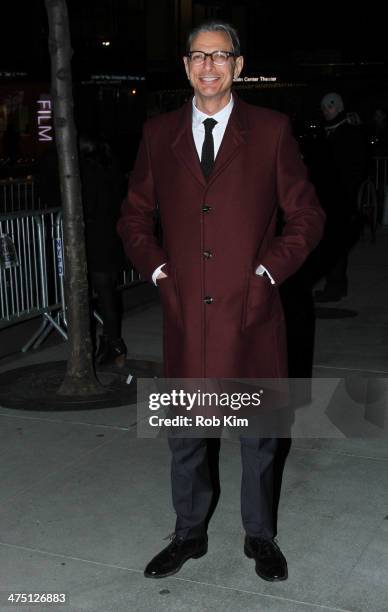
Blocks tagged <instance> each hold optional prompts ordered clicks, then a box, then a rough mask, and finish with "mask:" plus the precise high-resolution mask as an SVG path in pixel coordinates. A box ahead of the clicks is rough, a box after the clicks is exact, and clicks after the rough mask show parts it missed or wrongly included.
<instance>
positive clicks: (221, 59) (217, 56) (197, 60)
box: [187, 51, 236, 66]
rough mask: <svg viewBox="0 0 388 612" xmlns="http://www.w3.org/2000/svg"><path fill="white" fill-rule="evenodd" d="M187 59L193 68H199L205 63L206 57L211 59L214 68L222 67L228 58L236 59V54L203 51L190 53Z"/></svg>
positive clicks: (231, 52)
mask: <svg viewBox="0 0 388 612" xmlns="http://www.w3.org/2000/svg"><path fill="white" fill-rule="evenodd" d="M187 57H188V58H189V59H190V61H191V63H192V64H194V66H199V65H200V64H203V63H204V62H206V58H207V57H211V60H212V62H213V64H215V65H216V66H223V65H224V64H226V62H227V61H228V59H229V58H230V57H236V54H235V53H233V51H213V52H212V53H205V51H190V52H189V53H188V54H187Z"/></svg>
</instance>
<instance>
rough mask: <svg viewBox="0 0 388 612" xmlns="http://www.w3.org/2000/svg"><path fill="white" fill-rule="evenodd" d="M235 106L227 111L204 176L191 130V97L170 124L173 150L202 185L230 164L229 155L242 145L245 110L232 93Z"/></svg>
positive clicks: (210, 181)
mask: <svg viewBox="0 0 388 612" xmlns="http://www.w3.org/2000/svg"><path fill="white" fill-rule="evenodd" d="M233 96H234V106H233V110H232V113H231V115H230V118H229V121H228V125H227V126H226V130H225V134H224V137H223V139H222V143H221V146H220V149H219V151H218V154H217V157H216V161H215V164H214V168H213V171H212V173H211V174H210V176H209V178H208V180H206V179H205V177H204V175H203V172H202V168H201V164H200V161H199V159H198V155H197V151H196V148H195V144H194V138H193V130H192V99H190V100H189V101H188V102H186V104H184V105H183V106H182V108H181V109H180V111H179V112H178V114H177V123H176V125H175V126H174V128H173V134H172V144H171V147H172V150H173V152H174V154H175V155H176V157H177V158H178V159H179V160H181V161H182V162H183V163H184V165H185V166H186V168H187V169H188V170H189V171H190V172H191V174H192V175H193V176H194V177H195V178H196V180H197V181H199V182H200V183H201V185H203V186H204V187H205V186H208V185H210V184H211V183H212V182H213V181H214V180H215V179H216V178H217V176H219V174H220V173H221V172H223V171H224V170H225V168H226V167H227V166H228V165H229V163H230V162H231V161H232V159H233V158H234V157H235V156H236V155H237V154H238V153H239V152H240V150H241V145H242V144H244V143H245V135H246V133H247V131H248V125H247V117H246V113H245V112H244V106H245V104H244V102H242V101H241V100H240V99H239V98H238V96H237V95H236V94H235V93H233Z"/></svg>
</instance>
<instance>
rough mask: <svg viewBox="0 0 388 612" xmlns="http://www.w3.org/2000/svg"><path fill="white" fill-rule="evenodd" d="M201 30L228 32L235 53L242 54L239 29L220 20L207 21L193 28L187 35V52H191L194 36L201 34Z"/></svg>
mask: <svg viewBox="0 0 388 612" xmlns="http://www.w3.org/2000/svg"><path fill="white" fill-rule="evenodd" d="M201 32H225V34H227V35H228V36H229V38H230V40H231V41H232V48H233V53H235V54H236V55H237V56H239V55H240V53H241V46H240V39H239V36H238V33H237V30H236V29H235V28H234V27H233V26H231V25H230V24H229V23H226V22H225V21H218V20H217V21H216V20H212V21H205V22H203V23H201V24H199V25H198V26H196V27H195V28H193V29H192V30H191V32H190V33H189V35H188V37H187V42H186V53H189V51H190V49H191V43H192V42H193V40H194V38H196V37H197V36H198V34H201Z"/></svg>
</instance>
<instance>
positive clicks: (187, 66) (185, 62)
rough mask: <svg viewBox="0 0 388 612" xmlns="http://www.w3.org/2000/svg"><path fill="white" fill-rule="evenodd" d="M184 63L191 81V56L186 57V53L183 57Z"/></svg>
mask: <svg viewBox="0 0 388 612" xmlns="http://www.w3.org/2000/svg"><path fill="white" fill-rule="evenodd" d="M183 63H184V65H185V71H186V75H187V78H188V79H189V81H190V64H189V58H188V57H186V55H185V56H184V58H183Z"/></svg>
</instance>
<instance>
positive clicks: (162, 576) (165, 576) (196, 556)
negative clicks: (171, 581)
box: [144, 547, 207, 579]
mask: <svg viewBox="0 0 388 612" xmlns="http://www.w3.org/2000/svg"><path fill="white" fill-rule="evenodd" d="M206 553H207V547H206V550H204V551H203V552H200V553H197V554H196V555H190V557H187V558H186V559H184V560H183V561H182V563H181V564H180V566H179V567H177V568H176V569H174V570H173V571H172V572H168V573H167V574H158V575H157V576H154V575H153V574H146V573H145V572H144V576H145V578H156V579H157V578H168V576H173V575H174V574H177V573H178V572H179V570H181V569H182V567H183V565H184V564H185V563H186V561H188V560H189V559H200V558H201V557H204V556H205V555H206Z"/></svg>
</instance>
